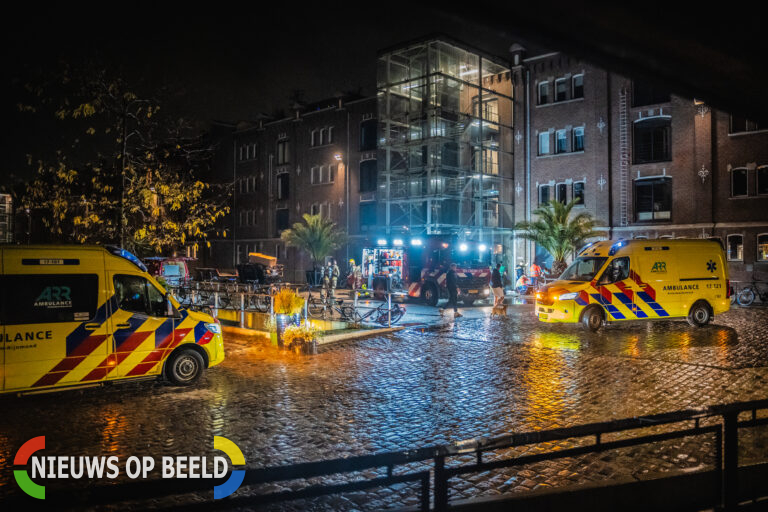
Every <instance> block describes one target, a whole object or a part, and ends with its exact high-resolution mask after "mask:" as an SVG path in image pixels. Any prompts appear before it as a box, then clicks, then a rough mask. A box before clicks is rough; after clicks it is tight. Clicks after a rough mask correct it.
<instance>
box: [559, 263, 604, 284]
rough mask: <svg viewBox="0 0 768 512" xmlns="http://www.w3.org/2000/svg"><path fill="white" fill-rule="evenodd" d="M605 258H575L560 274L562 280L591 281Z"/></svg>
mask: <svg viewBox="0 0 768 512" xmlns="http://www.w3.org/2000/svg"><path fill="white" fill-rule="evenodd" d="M606 259H607V258H576V260H574V262H573V263H571V264H570V266H569V267H568V268H567V269H565V272H563V274H562V275H561V276H560V279H561V280H563V281H591V280H592V279H594V277H595V275H596V274H597V272H598V271H599V270H600V268H601V267H602V266H603V263H605V260H606Z"/></svg>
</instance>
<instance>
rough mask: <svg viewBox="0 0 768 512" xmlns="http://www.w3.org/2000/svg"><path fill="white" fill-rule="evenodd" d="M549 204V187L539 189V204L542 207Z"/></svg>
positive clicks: (543, 186) (544, 186)
mask: <svg viewBox="0 0 768 512" xmlns="http://www.w3.org/2000/svg"><path fill="white" fill-rule="evenodd" d="M548 202H549V185H541V186H540V187H539V204H540V205H543V204H546V203H548Z"/></svg>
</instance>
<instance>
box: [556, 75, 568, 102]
mask: <svg viewBox="0 0 768 512" xmlns="http://www.w3.org/2000/svg"><path fill="white" fill-rule="evenodd" d="M567 99H568V86H567V84H566V81H565V78H559V79H557V80H555V101H565V100H567Z"/></svg>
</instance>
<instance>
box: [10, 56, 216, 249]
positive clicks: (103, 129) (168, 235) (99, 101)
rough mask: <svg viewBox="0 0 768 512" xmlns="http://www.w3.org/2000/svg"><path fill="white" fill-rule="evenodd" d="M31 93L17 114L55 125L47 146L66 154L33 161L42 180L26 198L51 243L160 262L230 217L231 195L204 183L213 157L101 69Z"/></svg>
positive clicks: (185, 125) (189, 130) (195, 130)
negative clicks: (119, 249)
mask: <svg viewBox="0 0 768 512" xmlns="http://www.w3.org/2000/svg"><path fill="white" fill-rule="evenodd" d="M27 92H28V93H29V94H30V96H31V99H32V101H31V102H30V103H29V104H20V105H19V109H20V110H21V111H23V112H28V113H29V114H30V115H34V116H41V117H45V116H52V117H53V119H55V120H56V125H55V126H54V128H55V133H56V137H52V139H51V140H52V142H54V144H59V145H60V147H57V148H56V149H55V150H54V151H52V152H49V154H47V155H41V156H38V157H37V158H35V157H33V156H31V155H30V156H28V161H29V163H30V165H35V166H36V174H35V176H34V178H33V179H32V181H31V182H30V183H29V185H28V186H27V191H26V194H25V196H24V198H23V202H24V206H26V207H29V208H31V209H33V210H34V211H35V212H36V214H37V215H38V216H40V218H41V221H42V222H43V224H44V225H45V226H46V227H47V228H48V229H49V230H50V234H51V241H60V242H73V241H74V242H79V243H119V244H120V245H122V246H124V247H126V248H128V249H129V250H132V251H134V252H137V253H139V254H142V255H145V254H159V253H163V252H170V251H171V250H173V249H180V248H181V247H183V246H184V245H186V244H189V243H198V242H201V241H204V240H205V239H206V238H207V236H208V234H209V233H210V232H211V231H212V230H214V229H215V224H216V221H217V220H218V219H220V218H221V217H223V216H224V215H226V214H227V213H228V207H227V206H225V203H226V199H227V198H226V194H225V193H226V192H229V191H227V190H222V189H220V187H218V186H212V185H211V184H209V183H206V182H205V181H203V180H202V179H201V176H203V175H204V174H205V173H206V172H207V171H208V169H209V167H210V165H211V162H212V159H213V156H214V147H213V146H212V145H210V144H207V143H206V141H205V139H204V137H203V136H201V135H200V133H201V130H200V129H199V127H197V126H195V125H194V124H193V123H191V122H190V121H188V120H186V119H183V118H177V117H174V116H172V115H170V114H166V113H165V112H164V110H163V109H162V108H161V104H162V101H161V100H159V99H157V98H154V97H141V96H139V95H138V93H136V92H134V90H133V88H132V87H131V86H129V84H127V83H126V82H125V81H124V80H123V79H122V78H120V77H117V76H114V75H111V74H110V73H109V72H108V71H107V70H106V69H104V68H96V67H86V68H85V69H78V70H77V71H74V70H73V69H71V68H69V67H66V66H65V67H62V68H61V70H60V71H59V72H58V73H57V74H55V75H54V78H53V79H51V80H49V81H47V82H43V83H38V84H35V85H29V84H28V85H27Z"/></svg>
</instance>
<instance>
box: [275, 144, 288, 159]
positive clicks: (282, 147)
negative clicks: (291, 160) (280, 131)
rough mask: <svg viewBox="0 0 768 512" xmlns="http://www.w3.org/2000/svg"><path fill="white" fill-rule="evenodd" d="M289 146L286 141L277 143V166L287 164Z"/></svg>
mask: <svg viewBox="0 0 768 512" xmlns="http://www.w3.org/2000/svg"><path fill="white" fill-rule="evenodd" d="M288 150H289V144H288V141H287V140H281V141H278V142H277V165H283V164H287V163H288Z"/></svg>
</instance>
